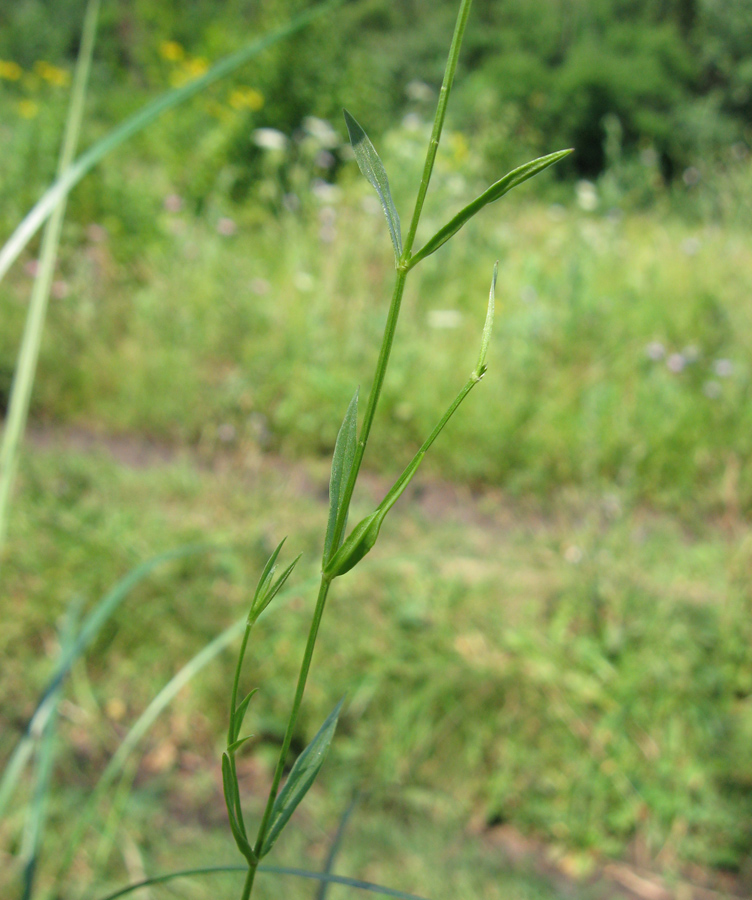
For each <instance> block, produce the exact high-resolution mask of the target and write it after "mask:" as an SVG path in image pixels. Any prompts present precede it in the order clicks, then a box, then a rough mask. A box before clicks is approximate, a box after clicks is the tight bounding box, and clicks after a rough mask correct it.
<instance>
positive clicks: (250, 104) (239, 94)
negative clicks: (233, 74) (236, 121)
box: [228, 87, 264, 112]
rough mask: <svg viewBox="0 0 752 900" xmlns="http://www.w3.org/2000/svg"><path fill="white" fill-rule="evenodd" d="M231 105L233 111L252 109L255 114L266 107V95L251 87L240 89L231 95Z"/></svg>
mask: <svg viewBox="0 0 752 900" xmlns="http://www.w3.org/2000/svg"><path fill="white" fill-rule="evenodd" d="M228 102H229V104H230V106H231V107H232V108H233V109H250V110H252V111H253V112H256V110H259V109H261V107H262V106H263V105H264V95H263V94H261V93H260V92H259V91H257V90H254V88H250V87H238V88H235V89H234V90H233V91H232V92H231V93H230V98H229V101H228Z"/></svg>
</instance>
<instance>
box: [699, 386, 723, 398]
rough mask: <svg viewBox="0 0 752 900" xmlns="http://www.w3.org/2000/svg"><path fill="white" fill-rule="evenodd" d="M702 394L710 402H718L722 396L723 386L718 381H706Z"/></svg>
mask: <svg viewBox="0 0 752 900" xmlns="http://www.w3.org/2000/svg"><path fill="white" fill-rule="evenodd" d="M702 392H703V394H705V396H706V397H707V398H708V399H709V400H717V399H718V398H719V397H720V396H721V385H720V384H719V382H717V381H706V382H705V384H704V385H703V386H702Z"/></svg>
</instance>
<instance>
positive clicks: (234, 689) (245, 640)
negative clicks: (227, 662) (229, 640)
mask: <svg viewBox="0 0 752 900" xmlns="http://www.w3.org/2000/svg"><path fill="white" fill-rule="evenodd" d="M251 628H253V625H252V624H251V623H250V622H246V626H245V631H244V632H243V642H242V643H241V645H240V653H239V654H238V663H237V665H236V666H235V680H234V681H233V683H232V698H231V700H230V725H229V727H228V730H227V746H228V747H229V746H230V744H232V742H233V741H234V740H235V735H234V734H233V727H234V722H235V710H236V709H237V706H238V687H239V685H240V670H241V669H242V668H243V657H244V656H245V650H246V647H247V646H248V638H249V637H250V636H251ZM230 761H232V757H230Z"/></svg>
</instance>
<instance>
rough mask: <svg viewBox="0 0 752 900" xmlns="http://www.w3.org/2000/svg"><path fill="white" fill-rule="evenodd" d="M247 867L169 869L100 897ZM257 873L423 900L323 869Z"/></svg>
mask: <svg viewBox="0 0 752 900" xmlns="http://www.w3.org/2000/svg"><path fill="white" fill-rule="evenodd" d="M247 871H248V867H247V866H205V867H204V868H201V869H183V870H182V871H180V872H169V873H168V874H166V875H155V876H154V877H153V878H146V879H145V880H144V881H139V882H137V883H135V884H129V885H128V886H127V887H124V888H121V889H120V890H119V891H115V893H114V894H108V895H107V896H106V897H102V898H101V900H118V898H119V897H125V896H126V895H127V894H132V893H133V892H134V891H140V890H142V889H143V888H147V887H152V886H153V885H156V884H165V883H166V882H168V881H173V880H174V879H176V878H193V877H194V876H196V875H220V874H222V873H226V872H247ZM258 871H259V872H264V873H265V874H267V875H290V876H292V877H293V878H306V879H308V880H310V881H325V882H328V883H330V884H341V885H344V886H345V887H351V888H355V889H356V890H359V891H367V892H369V893H371V894H380V895H381V896H382V897H395V898H396V900H426V898H425V897H421V896H419V895H418V894H407V893H405V891H395V890H392V888H386V887H383V886H382V885H380V884H374V883H373V882H371V881H361V880H360V879H359V878H346V877H345V876H344V875H327V874H325V873H323V872H309V871H308V870H307V869H296V868H292V867H290V866H266V865H260V866H259V867H258Z"/></svg>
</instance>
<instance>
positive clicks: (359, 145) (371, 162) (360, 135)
mask: <svg viewBox="0 0 752 900" xmlns="http://www.w3.org/2000/svg"><path fill="white" fill-rule="evenodd" d="M343 112H344V114H345V124H346V125H347V133H348V135H349V136H350V143H351V144H352V148H353V151H354V152H355V159H356V161H357V163H358V168H359V169H360V171H361V172H362V173H363V174H364V175H365V176H366V178H367V179H368V180H369V181H370V183H371V184H372V185H373V187H374V188H375V189H376V193H377V194H378V195H379V200H380V201H381V206H382V209H383V210H384V215H385V216H386V223H387V225H388V226H389V235H390V237H391V239H392V245H393V247H394V259H395V262H397V263H399V260H400V257H401V256H402V231H401V227H400V218H399V215H398V214H397V209H396V207H395V205H394V200H392V192H391V190H390V188H389V178H388V176H387V174H386V169H385V168H384V163H382V161H381V157H380V156H379V154H378V153H377V152H376V148H375V147H374V146H373V144H372V143H371V141H370V139H369V137H368V135H367V134H366V133H365V131H363V129H362V128H361V127H360V125H358V123H357V122H356V121H355V119H354V118H353V117H352V116H351V115H350V113H349V112H348V111H347V110H346V109H345V110H343Z"/></svg>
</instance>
